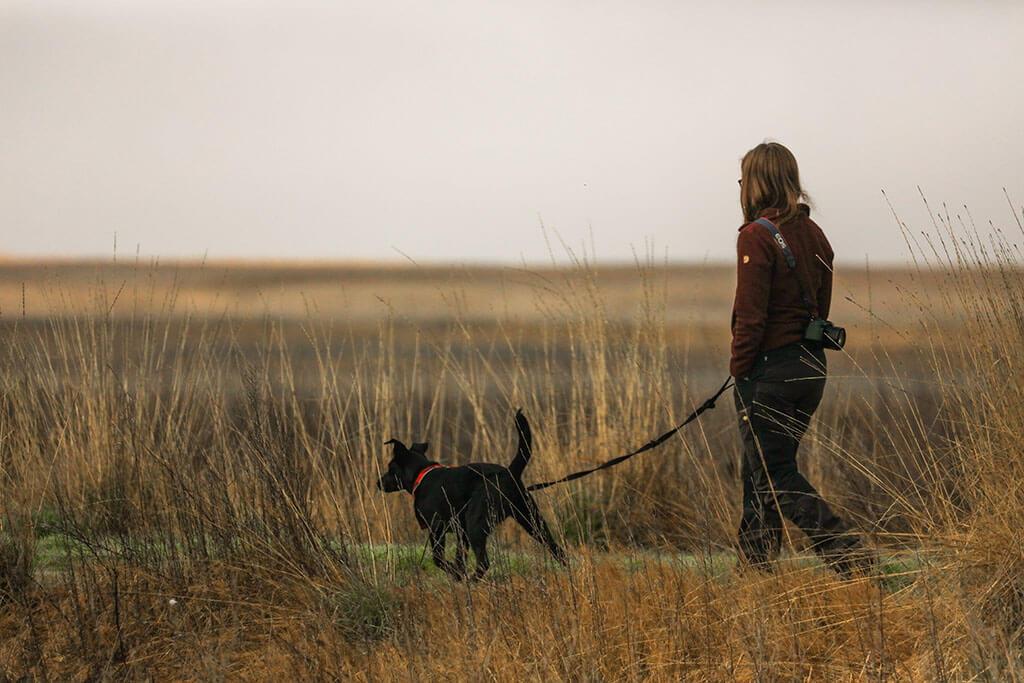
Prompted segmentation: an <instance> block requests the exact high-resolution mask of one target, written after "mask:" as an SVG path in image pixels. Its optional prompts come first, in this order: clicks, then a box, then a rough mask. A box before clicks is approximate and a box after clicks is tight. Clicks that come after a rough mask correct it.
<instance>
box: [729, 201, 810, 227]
mask: <svg viewBox="0 0 1024 683" xmlns="http://www.w3.org/2000/svg"><path fill="white" fill-rule="evenodd" d="M797 208H799V209H800V211H801V212H802V213H803V214H804V216H808V217H810V215H811V207H809V206H807V205H806V204H804V203H800V204H797ZM781 213H782V209H777V208H775V207H774V206H773V207H770V208H767V209H764V210H762V211H760V212H758V214H757V218H767V219H768V220H770V221H772V222H774V221H776V220H777V219H778V218H779V215H780V214H781ZM752 222H753V221H751V223H752ZM748 225H750V223H744V224H743V225H741V226H740V230H742V229H743V228H745V227H747V226H748Z"/></svg>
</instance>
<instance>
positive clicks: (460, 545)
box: [452, 521, 469, 579]
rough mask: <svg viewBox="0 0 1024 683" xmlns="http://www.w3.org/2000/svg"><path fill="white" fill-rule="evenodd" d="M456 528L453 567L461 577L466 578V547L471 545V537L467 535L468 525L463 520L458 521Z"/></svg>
mask: <svg viewBox="0 0 1024 683" xmlns="http://www.w3.org/2000/svg"><path fill="white" fill-rule="evenodd" d="M456 524H457V526H456V529H455V541H456V545H455V562H454V563H452V569H453V570H454V571H455V574H456V575H457V576H458V577H459V578H460V579H464V578H466V547H467V546H468V545H469V537H468V536H467V535H466V526H465V524H463V523H462V522H461V521H459V522H457V523H456Z"/></svg>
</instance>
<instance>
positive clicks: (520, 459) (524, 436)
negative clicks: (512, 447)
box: [508, 409, 533, 479]
mask: <svg viewBox="0 0 1024 683" xmlns="http://www.w3.org/2000/svg"><path fill="white" fill-rule="evenodd" d="M516 431H517V432H519V448H518V449H517V450H516V457H514V458H512V462H511V463H509V466H508V469H509V471H510V472H511V473H512V475H513V476H514V477H515V478H516V479H518V478H520V477H521V476H523V470H525V469H526V466H527V465H528V464H530V456H531V455H532V454H533V449H532V444H533V437H532V435H531V434H530V423H529V422H527V421H526V416H525V415H523V411H522V409H520V410H517V411H516Z"/></svg>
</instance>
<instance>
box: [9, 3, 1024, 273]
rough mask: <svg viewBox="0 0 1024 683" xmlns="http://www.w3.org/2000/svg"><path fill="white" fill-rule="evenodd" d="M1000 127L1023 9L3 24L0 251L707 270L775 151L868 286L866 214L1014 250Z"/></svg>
mask: <svg viewBox="0 0 1024 683" xmlns="http://www.w3.org/2000/svg"><path fill="white" fill-rule="evenodd" d="M300 5H301V8H298V7H299V6H300ZM1022 121H1024V3H1021V2H967V1H964V2H955V1H954V2H937V1H936V2H907V1H901V2H806V3H797V2H770V3H768V2H701V3H697V2H664V3H661V2H627V1H623V2H595V1H591V0H588V1H585V2H584V1H581V2H568V1H564V2H558V1H556V0H544V1H542V2H527V1H523V0H516V1H515V2H512V1H510V2H501V3H499V2H483V1H481V0H472V1H467V2H422V1H419V2H395V1H393V0H367V1H365V2H363V1H356V2H352V1H340V2H327V1H326V0H324V1H322V2H302V3H299V2H291V1H287V2H286V1H284V0H281V1H280V2H240V1H239V2H228V1H226V0H204V1H202V2H198V1H197V2H191V1H180V0H179V1H174V2H172V1H171V0H122V1H114V0H65V1H56V0H2V1H0V221H2V225H3V232H2V240H0V253H7V254H13V255H75V256H78V255H83V256H84V255H100V256H109V255H110V254H112V252H113V243H114V235H115V233H116V234H117V241H118V252H119V253H121V254H122V255H124V254H133V253H134V252H135V249H136V245H139V249H140V250H141V252H142V253H143V254H146V255H160V256H164V257H197V256H202V255H203V254H204V253H205V254H208V255H209V256H210V257H212V258H221V257H224V258H226V257H247V258H263V257H280V258H318V259H388V260H397V259H402V258H403V256H402V255H401V254H407V255H408V256H409V257H412V258H413V259H416V260H422V261H471V260H487V261H518V260H520V259H526V260H528V261H541V260H545V259H546V258H547V253H548V246H547V245H546V243H545V240H544V236H543V233H542V231H541V228H540V223H541V221H543V223H544V224H545V225H546V226H547V227H548V228H549V229H550V232H551V233H552V237H553V236H554V233H556V232H557V234H559V235H561V236H562V238H564V239H565V240H566V241H567V242H568V243H569V244H571V245H572V246H574V247H577V246H579V245H580V244H582V243H584V242H587V243H592V245H593V248H594V250H595V251H596V254H597V256H598V258H602V259H608V260H622V259H629V258H631V254H632V252H633V249H637V250H639V251H641V252H643V251H644V250H645V249H646V248H647V246H646V245H651V244H653V245H654V249H655V251H656V252H657V254H658V255H659V257H661V256H664V255H667V256H668V258H670V259H672V260H680V261H693V260H703V259H712V260H720V259H731V258H732V254H733V253H734V248H735V231H736V228H737V227H738V225H739V223H740V214H739V207H738V196H737V195H738V188H737V185H736V179H737V177H738V167H739V158H740V156H742V154H743V153H744V152H745V151H746V150H747V149H749V148H750V147H752V146H753V145H755V144H757V143H758V142H761V141H762V140H763V139H765V138H770V139H775V140H778V141H780V142H782V143H784V144H786V145H788V146H789V147H790V148H791V149H792V150H793V152H794V153H795V154H796V156H797V159H798V160H799V162H800V165H801V171H802V175H803V180H804V184H805V185H806V187H807V189H808V191H809V192H810V193H811V195H812V197H813V198H814V199H815V200H816V204H817V210H816V212H815V214H814V215H815V217H817V218H818V219H819V222H820V223H821V225H822V226H823V227H824V228H825V230H826V232H827V233H828V234H829V236H830V238H831V240H832V242H833V246H834V247H835V249H836V252H837V255H838V259H839V260H840V261H847V262H853V263H863V261H864V257H865V254H867V255H869V256H870V258H871V260H872V261H873V262H882V261H886V260H893V259H900V258H902V254H903V251H904V249H903V240H902V238H901V237H900V235H899V231H898V230H897V228H896V226H895V223H894V222H893V220H892V218H891V216H890V214H889V210H888V208H887V206H886V204H885V201H884V199H883V197H882V194H881V190H883V189H884V190H885V191H886V193H887V194H888V196H889V197H890V199H891V200H892V201H893V203H894V204H895V205H896V207H897V209H898V210H899V211H900V213H901V215H903V216H904V217H905V218H906V219H907V220H908V221H910V222H911V223H912V224H913V225H914V226H915V227H918V228H924V227H925V226H926V225H927V223H928V219H927V216H926V214H925V213H924V212H923V208H922V207H921V206H920V199H919V197H918V194H917V189H916V187H917V186H918V185H920V186H921V187H922V189H923V190H924V191H925V193H926V194H927V195H928V198H929V200H930V201H932V202H933V203H934V204H935V205H939V204H941V202H943V201H945V202H948V203H949V204H950V205H952V206H960V205H962V204H967V205H968V206H969V207H970V209H971V211H972V213H973V215H974V217H975V219H976V220H978V221H979V222H981V223H985V222H987V221H988V220H989V219H991V220H993V221H995V222H996V224H997V225H1000V226H1005V227H1009V226H1010V225H1011V224H1012V212H1011V211H1010V209H1009V207H1008V205H1007V203H1006V199H1005V197H1004V195H1003V190H1002V188H1003V187H1006V188H1007V190H1008V191H1009V193H1010V196H1011V197H1012V198H1014V200H1015V202H1016V204H1017V205H1018V206H1020V204H1022V203H1024V173H1022V171H1021V168H1022V166H1021V165H1022V163H1024V125H1022ZM1014 229H1016V228H1014ZM555 249H556V251H558V253H559V254H561V248H560V247H557V246H556V247H555Z"/></svg>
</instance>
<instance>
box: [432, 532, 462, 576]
mask: <svg viewBox="0 0 1024 683" xmlns="http://www.w3.org/2000/svg"><path fill="white" fill-rule="evenodd" d="M446 526H447V525H446V524H444V523H443V522H434V523H432V524H431V525H430V552H431V556H432V557H433V559H434V565H436V566H437V568H438V569H441V570H444V571H445V572H448V573H449V574H451V575H452V576H456V574H455V572H454V570H453V568H452V566H451V563H450V562H448V560H446V559H445V557H444V555H445V550H446V549H447V546H448V537H447V536H446V534H445V531H446V528H445V527H446Z"/></svg>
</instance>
